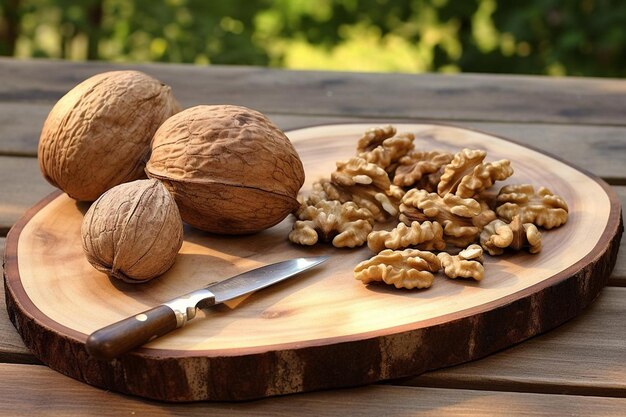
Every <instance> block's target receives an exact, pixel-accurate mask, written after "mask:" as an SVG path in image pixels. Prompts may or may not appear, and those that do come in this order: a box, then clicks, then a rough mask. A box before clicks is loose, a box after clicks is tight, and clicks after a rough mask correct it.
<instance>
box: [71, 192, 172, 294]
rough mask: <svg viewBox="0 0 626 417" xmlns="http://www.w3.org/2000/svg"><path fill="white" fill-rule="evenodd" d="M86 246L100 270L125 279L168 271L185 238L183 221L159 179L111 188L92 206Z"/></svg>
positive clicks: (84, 234) (135, 279)
mask: <svg viewBox="0 0 626 417" xmlns="http://www.w3.org/2000/svg"><path fill="white" fill-rule="evenodd" d="M81 234H82V241H83V250H84V252H85V255H86V256H87V260H88V261H89V263H91V264H92V265H93V266H94V267H95V268H96V269H97V270H99V271H102V272H105V273H107V274H108V275H110V276H113V277H115V278H119V279H122V280H124V281H126V282H131V283H137V282H145V281H147V280H150V279H152V278H154V277H156V276H159V275H161V274H163V273H164V272H165V271H167V270H168V269H169V268H170V267H171V266H172V264H173V263H174V260H175V258H176V254H177V253H178V251H179V250H180V247H181V245H182V243H183V223H182V220H181V218H180V215H179V214H178V208H177V207H176V203H175V202H174V199H173V198H172V196H171V195H170V193H169V192H168V191H167V190H166V189H165V187H164V186H163V184H161V183H160V182H159V181H157V180H138V181H133V182H130V183H126V184H122V185H118V186H117V187H113V188H112V189H110V190H109V191H107V192H106V193H104V194H103V195H102V196H101V197H100V198H98V199H97V200H96V202H95V203H93V204H92V205H91V207H90V208H89V210H88V211H87V214H85V218H84V219H83V224H82V229H81Z"/></svg>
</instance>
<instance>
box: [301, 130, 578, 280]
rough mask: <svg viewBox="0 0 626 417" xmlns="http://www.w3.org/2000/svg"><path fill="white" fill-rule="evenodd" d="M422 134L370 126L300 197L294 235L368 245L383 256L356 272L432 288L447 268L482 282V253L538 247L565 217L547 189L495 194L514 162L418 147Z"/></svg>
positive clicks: (514, 188)
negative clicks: (378, 226) (352, 152)
mask: <svg viewBox="0 0 626 417" xmlns="http://www.w3.org/2000/svg"><path fill="white" fill-rule="evenodd" d="M414 139H415V137H414V135H413V134H411V133H400V134H397V132H396V129H395V128H394V127H392V126H385V127H376V128H371V129H368V130H367V131H366V132H365V133H364V135H363V136H362V137H361V138H360V139H359V141H358V144H357V156H356V157H353V158H350V159H348V160H347V161H340V162H337V169H336V170H335V171H334V172H333V173H332V174H331V175H330V179H321V180H319V181H317V182H315V183H314V184H313V190H312V192H311V193H310V194H309V195H308V196H306V197H303V198H301V199H300V202H301V206H300V208H299V209H298V210H297V211H296V212H295V216H296V217H297V219H298V220H296V222H295V223H294V226H293V230H292V231H291V233H290V234H289V240H291V241H292V242H294V243H297V244H301V245H314V244H316V243H317V242H318V241H320V240H321V241H324V242H328V241H332V244H333V245H334V246H336V247H350V248H353V247H357V246H362V245H364V244H365V243H367V245H368V247H369V248H370V249H371V250H372V251H373V252H374V253H376V255H375V256H373V257H372V258H370V259H368V260H366V261H363V262H361V263H360V264H358V265H357V266H356V268H355V269H354V276H355V278H356V279H358V280H361V281H362V282H363V283H365V284H367V283H369V282H376V281H382V282H384V283H386V284H389V285H394V286H395V287H397V288H407V289H411V288H428V287H430V286H431V285H432V283H433V281H434V275H433V274H434V273H436V272H438V271H439V270H441V269H443V273H444V274H445V275H446V276H447V277H448V278H452V279H455V278H471V279H474V280H476V281H480V280H482V279H483V276H484V267H483V251H487V252H488V253H489V255H491V256H496V255H501V254H502V253H504V252H505V250H513V251H519V250H522V249H526V250H527V251H528V252H530V253H538V252H539V251H541V232H540V231H539V229H538V227H541V228H544V229H552V228H554V227H559V226H561V225H563V224H565V222H566V221H567V215H568V208H567V204H566V203H565V201H564V200H563V199H562V198H561V197H559V196H558V195H555V194H553V193H552V192H550V190H548V189H547V188H545V187H540V188H539V189H538V190H535V188H534V187H533V186H532V185H529V184H519V185H507V186H504V187H502V188H501V189H500V190H499V192H498V194H497V195H495V194H494V193H493V191H492V190H491V188H492V186H493V185H494V183H495V182H496V181H503V180H505V179H507V178H509V177H510V176H511V175H513V168H512V167H511V163H510V161H509V160H506V159H503V160H500V161H493V162H485V161H484V160H485V157H486V152H485V151H483V150H472V149H463V150H461V151H459V152H457V153H456V154H452V153H449V152H445V151H437V150H434V151H423V150H416V149H414V144H413V140H414ZM494 195H495V197H494ZM390 221H395V222H396V227H395V228H394V229H393V230H390V231H387V230H380V231H373V228H374V224H375V223H377V222H379V223H385V222H390ZM478 243H479V244H478ZM455 248H457V249H455ZM458 248H461V249H462V250H461V251H460V252H459V249H458ZM433 251H437V252H438V253H437V254H435V253H433ZM456 252H458V254H456V255H453V253H456Z"/></svg>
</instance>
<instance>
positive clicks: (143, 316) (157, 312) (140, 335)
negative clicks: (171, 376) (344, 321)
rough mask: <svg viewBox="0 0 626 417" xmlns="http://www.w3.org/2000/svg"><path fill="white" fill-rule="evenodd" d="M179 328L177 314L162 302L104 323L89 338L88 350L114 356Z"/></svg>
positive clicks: (95, 354) (98, 356)
mask: <svg viewBox="0 0 626 417" xmlns="http://www.w3.org/2000/svg"><path fill="white" fill-rule="evenodd" d="M175 328H176V314H174V311H173V310H172V309H171V308H170V307H168V306H166V305H160V306H157V307H155V308H152V309H150V310H147V311H144V312H143V313H140V314H137V315H136V316H133V317H128V318H126V319H124V320H121V321H118V322H117V323H113V324H111V325H109V326H106V327H103V328H102V329H100V330H97V331H95V332H93V333H92V334H91V335H90V336H89V337H88V338H87V343H86V347H87V352H88V353H89V354H90V355H91V356H93V357H94V358H96V359H101V360H111V359H113V358H116V357H118V356H120V355H122V354H124V353H126V352H128V351H129V350H131V349H133V348H136V347H138V346H141V345H143V344H145V343H147V342H148V341H149V340H152V339H156V338H157V337H160V336H163V335H164V334H166V333H169V332H171V331H172V330H174V329H175Z"/></svg>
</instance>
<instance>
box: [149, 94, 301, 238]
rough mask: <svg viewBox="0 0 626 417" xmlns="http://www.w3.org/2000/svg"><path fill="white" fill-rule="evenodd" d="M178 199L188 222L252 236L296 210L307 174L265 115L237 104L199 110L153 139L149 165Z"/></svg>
mask: <svg viewBox="0 0 626 417" xmlns="http://www.w3.org/2000/svg"><path fill="white" fill-rule="evenodd" d="M146 172H147V173H148V176H149V177H151V178H158V179H160V180H162V181H163V183H164V184H165V186H166V187H167V188H168V189H169V190H170V192H171V193H172V194H173V195H174V198H175V199H176V203H177V204H178V207H179V209H180V214H181V217H182V218H183V220H184V221H185V222H187V223H189V224H190V225H192V226H194V227H197V228H198V229H201V230H205V231H209V232H214V233H224V234H245V233H254V232H257V231H260V230H263V229H266V228H268V227H271V226H273V225H275V224H277V223H278V222H280V221H281V220H282V219H284V218H285V217H286V216H287V215H288V214H289V213H290V212H291V211H293V210H294V209H296V208H297V207H298V206H299V204H298V201H297V200H296V196H297V193H298V190H299V189H300V187H301V186H302V184H303V182H304V169H303V167H302V162H301V161H300V158H299V157H298V154H297V152H296V150H295V149H294V147H293V145H292V144H291V142H290V141H289V139H288V138H287V137H286V136H285V134H284V133H283V132H282V131H281V130H280V129H279V128H278V127H276V126H275V125H274V124H273V123H272V122H271V121H270V120H269V119H268V118H267V117H265V116H264V115H263V114H261V113H259V112H257V111H255V110H251V109H248V108H245V107H239V106H229V105H223V106H197V107H192V108H190V109H187V110H184V111H182V112H180V113H178V114H176V115H174V116H172V117H171V118H169V119H168V120H167V121H166V122H165V123H163V125H162V126H161V127H160V128H159V130H158V131H157V132H156V134H155V135H154V139H153V141H152V155H151V157H150V160H149V161H148V164H147V166H146Z"/></svg>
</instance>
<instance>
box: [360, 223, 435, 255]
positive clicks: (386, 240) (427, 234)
mask: <svg viewBox="0 0 626 417" xmlns="http://www.w3.org/2000/svg"><path fill="white" fill-rule="evenodd" d="M367 246H368V247H369V248H370V249H371V250H372V252H376V253H378V252H380V251H382V250H384V249H393V250H396V249H405V248H408V247H415V248H416V249H420V250H435V249H436V250H443V249H445V247H446V242H445V241H444V240H443V228H442V227H441V225H440V224H439V223H437V222H430V221H425V222H422V223H420V222H412V223H411V225H410V226H407V225H406V224H404V223H399V224H398V225H397V226H396V227H395V228H394V229H393V230H391V231H386V230H380V231H376V232H371V233H370V234H369V236H367Z"/></svg>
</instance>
